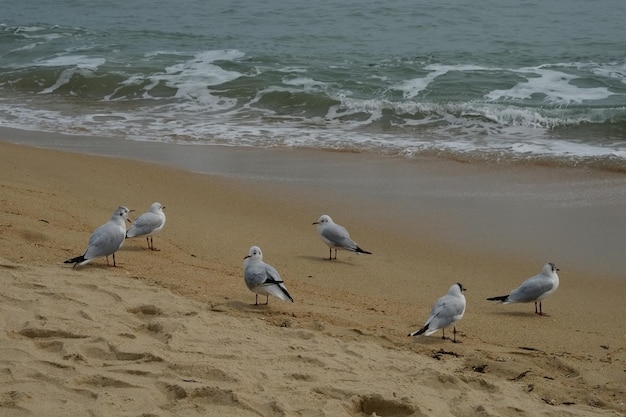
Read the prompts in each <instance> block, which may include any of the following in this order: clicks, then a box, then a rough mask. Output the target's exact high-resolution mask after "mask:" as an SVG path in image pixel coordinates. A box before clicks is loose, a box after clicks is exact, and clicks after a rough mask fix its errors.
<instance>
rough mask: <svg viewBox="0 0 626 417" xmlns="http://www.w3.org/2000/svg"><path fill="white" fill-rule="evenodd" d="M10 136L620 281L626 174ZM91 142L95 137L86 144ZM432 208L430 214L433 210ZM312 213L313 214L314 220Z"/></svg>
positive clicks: (625, 265) (625, 266)
mask: <svg viewBox="0 0 626 417" xmlns="http://www.w3.org/2000/svg"><path fill="white" fill-rule="evenodd" d="M3 134H4V135H5V136H4V137H6V134H11V135H13V136H12V141H13V142H14V143H18V144H24V145H27V146H37V147H43V148H49V149H57V150H61V151H68V152H76V153H80V154H88V155H100V156H107V157H113V158H123V159H126V160H130V161H133V160H134V161H143V162H148V163H157V164H159V165H162V166H165V167H170V168H175V169H182V170H184V171H190V172H195V173H201V174H206V175H210V176H218V177H224V178H230V179H238V180H242V181H247V182H256V183H258V184H262V186H263V187H269V188H272V189H273V190H274V192H275V193H274V194H275V195H279V194H281V195H283V196H284V198H285V199H287V200H289V199H290V198H291V196H292V195H295V196H297V199H299V200H300V201H306V204H308V205H309V206H315V205H316V204H318V203H320V206H321V208H320V209H319V210H318V211H317V212H316V213H319V214H323V213H325V212H326V211H329V212H330V211H333V210H334V207H335V206H337V207H341V208H344V209H346V210H347V209H349V208H351V209H352V213H357V212H358V213H359V214H360V216H363V218H364V220H365V221H382V220H383V219H380V217H381V215H382V216H383V217H385V220H391V221H387V223H388V226H387V227H390V228H393V229H394V231H395V233H406V234H407V235H408V237H410V236H411V235H417V236H422V237H423V238H427V239H430V240H431V241H434V242H435V243H436V244H439V245H444V246H449V245H456V246H457V248H458V249H459V250H463V249H464V248H466V247H469V246H476V247H478V248H481V249H484V250H485V251H487V252H497V253H498V254H499V255H500V256H511V257H527V258H528V259H535V260H536V262H537V263H539V264H543V263H545V262H548V261H553V262H556V263H558V264H561V265H564V266H565V265H570V266H571V268H575V269H577V270H580V271H581V272H584V273H586V274H589V276H609V277H613V278H615V279H624V280H626V272H624V271H626V258H625V257H624V256H623V251H622V250H621V246H622V243H623V236H624V235H626V218H624V216H623V210H624V209H626V175H624V174H623V173H616V172H610V171H595V170H592V169H588V168H581V169H576V168H568V167H544V166H537V165H531V166H525V165H514V166H507V165H506V164H504V165H492V164H486V165H484V164H473V163H465V162H459V161H454V160H448V159H442V158H434V157H433V158H419V159H414V160H408V159H402V158H397V157H388V156H380V155H372V154H361V153H346V152H328V151H321V150H305V149H275V148H270V149H259V148H252V147H251V148H233V147H221V146H204V145H172V144H164V143H147V142H133V141H127V140H121V139H112V138H84V137H80V136H67V135H60V134H47V133H43V132H27V131H19V130H14V129H6V128H0V138H1V137H3V136H2V135H3ZM94 139H95V140H94ZM433 213H436V214H433ZM319 214H316V215H315V216H314V217H315V218H317V217H319Z"/></svg>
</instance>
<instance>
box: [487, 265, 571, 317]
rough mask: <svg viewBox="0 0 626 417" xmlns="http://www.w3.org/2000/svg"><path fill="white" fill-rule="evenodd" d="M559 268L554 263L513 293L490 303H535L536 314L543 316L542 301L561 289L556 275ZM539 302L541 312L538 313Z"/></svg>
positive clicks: (544, 267)
mask: <svg viewBox="0 0 626 417" xmlns="http://www.w3.org/2000/svg"><path fill="white" fill-rule="evenodd" d="M558 270H559V268H557V267H556V265H555V264H553V263H552V262H548V263H547V264H545V265H544V266H543V269H542V270H541V273H539V275H535V276H534V277H531V278H528V279H527V280H526V281H524V282H522V285H520V286H519V287H517V288H516V289H514V290H513V291H511V293H510V294H508V295H501V296H498V297H491V298H487V300H489V301H502V304H512V303H530V302H531V301H534V302H535V314H539V315H540V316H541V315H543V311H542V310H541V300H543V299H544V298H546V297H547V296H549V295H552V294H553V293H554V292H555V291H556V290H557V288H559V275H558V274H557V273H556V271H558ZM537 302H539V311H537Z"/></svg>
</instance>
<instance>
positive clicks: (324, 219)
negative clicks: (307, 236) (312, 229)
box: [313, 214, 333, 224]
mask: <svg viewBox="0 0 626 417" xmlns="http://www.w3.org/2000/svg"><path fill="white" fill-rule="evenodd" d="M332 222H333V219H331V218H330V216H329V215H328V214H322V215H321V216H320V218H319V219H317V221H316V222H313V224H327V223H332Z"/></svg>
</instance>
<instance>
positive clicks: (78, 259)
mask: <svg viewBox="0 0 626 417" xmlns="http://www.w3.org/2000/svg"><path fill="white" fill-rule="evenodd" d="M84 260H85V255H80V256H77V257H75V258H72V259H68V260H67V261H65V262H63V263H64V264H74V266H76V265H77V264H79V263H81V262H82V261H84Z"/></svg>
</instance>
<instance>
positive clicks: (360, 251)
mask: <svg viewBox="0 0 626 417" xmlns="http://www.w3.org/2000/svg"><path fill="white" fill-rule="evenodd" d="M355 252H356V253H367V254H368V255H371V254H372V252H368V251H366V250H363V249H361V248H359V247H358V246H357V247H356V251H355Z"/></svg>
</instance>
